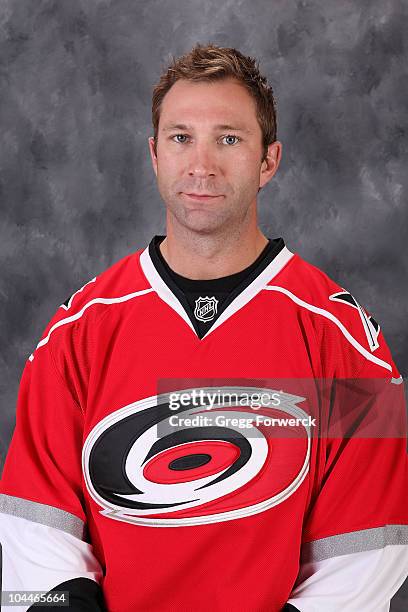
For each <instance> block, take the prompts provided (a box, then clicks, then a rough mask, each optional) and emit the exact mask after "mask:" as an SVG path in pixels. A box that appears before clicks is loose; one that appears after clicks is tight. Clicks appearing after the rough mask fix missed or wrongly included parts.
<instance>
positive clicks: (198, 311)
mask: <svg viewBox="0 0 408 612" xmlns="http://www.w3.org/2000/svg"><path fill="white" fill-rule="evenodd" d="M217 305H218V300H217V299H216V298H215V297H214V296H212V297H208V296H206V297H199V298H197V299H196V301H195V309H194V316H195V318H196V319H198V320H199V321H204V322H206V321H211V320H212V319H213V318H214V317H215V315H216V314H217Z"/></svg>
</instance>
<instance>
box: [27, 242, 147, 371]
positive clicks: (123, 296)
mask: <svg viewBox="0 0 408 612" xmlns="http://www.w3.org/2000/svg"><path fill="white" fill-rule="evenodd" d="M142 251H143V249H140V250H138V251H136V252H133V253H130V254H129V255H126V256H125V257H123V258H122V259H120V260H118V261H116V262H115V263H113V264H112V265H111V266H110V267H109V268H107V269H106V270H104V271H103V272H101V273H100V274H99V275H97V276H94V277H93V278H91V279H89V280H87V281H86V282H85V283H84V284H83V285H82V286H81V287H79V288H78V289H76V290H75V291H74V292H73V293H72V294H71V295H70V296H69V297H67V299H66V300H65V301H64V302H63V303H62V304H61V305H60V306H59V307H58V308H57V310H56V312H55V313H54V315H53V317H52V318H51V319H50V321H49V322H48V324H47V326H46V327H45V329H44V331H43V333H42V336H41V338H40V341H39V342H38V344H37V347H36V349H35V351H36V350H38V349H39V348H41V347H42V346H44V345H46V344H48V343H49V342H50V341H51V338H52V340H53V342H55V339H56V338H57V336H60V335H61V332H66V331H67V330H69V329H70V328H71V327H72V326H73V325H74V324H78V323H79V324H80V325H87V324H91V325H92V324H95V323H96V322H97V320H98V319H99V318H100V317H101V316H102V314H103V313H104V312H106V310H107V308H109V307H110V306H112V305H114V304H117V303H122V302H124V301H131V300H132V299H134V298H136V297H138V296H139V295H142V294H144V293H146V292H149V291H151V288H150V285H149V283H148V282H147V280H146V278H145V276H144V275H143V273H142V270H141V268H140V265H139V258H140V254H141V253H142ZM35 351H33V353H32V354H31V355H30V357H29V359H30V361H32V359H33V356H34V354H35Z"/></svg>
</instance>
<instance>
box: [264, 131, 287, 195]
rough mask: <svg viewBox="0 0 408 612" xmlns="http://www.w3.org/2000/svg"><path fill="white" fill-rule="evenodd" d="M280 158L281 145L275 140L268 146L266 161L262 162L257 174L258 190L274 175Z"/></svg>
mask: <svg viewBox="0 0 408 612" xmlns="http://www.w3.org/2000/svg"><path fill="white" fill-rule="evenodd" d="M281 157H282V143H281V142H279V140H275V142H272V143H271V144H270V145H269V146H268V153H267V156H266V159H264V161H263V162H262V165H261V170H260V172H259V188H260V189H261V188H262V187H263V186H264V185H266V183H268V182H269V181H270V180H271V178H272V177H273V176H274V174H275V173H276V171H277V169H278V166H279V163H280V160H281Z"/></svg>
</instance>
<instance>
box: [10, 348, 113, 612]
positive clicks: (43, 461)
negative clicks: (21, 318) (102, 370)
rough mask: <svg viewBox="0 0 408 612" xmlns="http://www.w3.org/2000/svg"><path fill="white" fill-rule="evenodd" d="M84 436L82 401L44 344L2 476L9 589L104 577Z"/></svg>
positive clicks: (29, 371)
mask: <svg viewBox="0 0 408 612" xmlns="http://www.w3.org/2000/svg"><path fill="white" fill-rule="evenodd" d="M82 437H83V414H82V411H81V408H80V406H79V404H78V403H77V402H76V401H75V399H74V397H73V396H72V394H71V392H70V391H69V390H68V387H67V385H66V384H65V381H64V379H63V377H62V375H61V374H60V372H59V370H58V369H57V367H56V364H55V361H54V358H53V355H52V352H51V348H50V345H49V343H47V344H44V345H43V346H41V347H40V348H38V349H37V350H36V351H35V357H34V358H33V359H29V360H28V361H27V363H26V365H25V368H24V371H23V375H22V378H21V382H20V388H19V393H18V401H17V413H16V426H15V430H14V433H13V437H12V440H11V444H10V448H9V451H8V454H7V456H6V460H5V464H4V469H3V474H2V480H1V482H0V543H1V549H2V582H1V584H2V590H3V591H13V590H34V591H46V592H47V591H50V590H51V589H53V588H54V587H56V586H57V585H60V584H62V583H65V582H67V581H75V580H78V579H82V580H88V581H93V583H94V584H95V583H96V584H98V585H99V583H100V582H101V580H102V576H103V570H102V566H101V563H100V562H99V560H98V559H97V558H96V556H95V554H94V551H93V547H92V545H91V543H90V542H89V541H88V536H87V525H86V511H85V503H84V499H83V495H82V480H81V477H82V470H81V449H82ZM20 609H24V610H26V609H27V608H26V607H25V608H20ZM36 609H37V608H36ZM70 609H82V608H74V607H73V608H70ZM83 609H85V608H83ZM86 609H88V608H86ZM94 609H95V610H96V609H98V608H96V607H95V608H94Z"/></svg>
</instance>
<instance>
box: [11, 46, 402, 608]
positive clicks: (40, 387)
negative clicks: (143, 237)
mask: <svg viewBox="0 0 408 612" xmlns="http://www.w3.org/2000/svg"><path fill="white" fill-rule="evenodd" d="M153 126H154V136H153V137H151V138H149V146H150V154H151V158H152V163H153V169H154V172H155V174H156V177H157V181H158V188H159V191H160V194H161V196H162V199H163V201H164V203H165V205H166V227H167V229H166V236H155V237H154V238H153V239H152V241H151V242H150V244H149V246H148V247H146V248H144V249H142V250H139V251H137V252H135V253H132V254H130V255H128V256H127V257H125V258H123V259H122V260H120V261H119V262H117V263H115V264H114V265H113V266H112V267H110V268H109V269H108V270H106V271H105V272H104V273H102V274H101V275H100V276H99V277H98V278H94V279H92V280H91V281H89V282H88V283H87V284H86V285H84V286H83V287H82V288H81V289H80V290H79V291H77V292H76V293H74V295H73V296H72V297H71V298H70V299H69V300H68V301H67V302H66V303H65V304H63V305H62V306H61V307H60V308H59V309H58V311H57V313H56V314H55V316H54V317H53V319H52V320H51V321H50V323H49V325H48V326H47V328H46V330H45V331H44V334H43V336H42V338H41V340H40V342H39V343H38V345H37V348H36V350H35V351H34V352H33V354H32V355H31V356H30V358H29V360H28V362H27V365H26V367H25V369H24V373H23V378H22V381H21V389H20V393H19V400H18V408H17V424H16V430H15V433H14V436H13V440H12V443H11V446H10V449H9V453H8V456H7V460H6V464H5V468H4V472H3V478H2V483H1V500H0V503H1V505H0V509H1V514H0V517H1V519H0V541H1V544H2V554H3V589H4V590H5V591H9V590H20V589H25V590H36V591H50V592H51V590H52V592H53V593H56V592H59V591H67V592H68V593H69V596H70V609H72V610H102V609H104V607H106V609H108V610H109V611H111V612H127V611H129V612H130V611H134V610H151V611H153V610H154V611H156V610H157V611H159V610H160V611H167V610H168V611H170V610H181V611H187V610H188V611H190V610H194V611H195V612H197V611H207V610H208V609H213V610H222V609H229V610H245V611H247V610H248V611H249V610H251V611H255V610H257V611H261V610H262V611H265V612H266V611H268V612H270V611H278V610H282V609H285V610H301V611H304V612H309V611H328V610H330V612H333V611H340V610H359V611H364V612H371V611H372V612H374V611H375V612H383V611H385V610H388V609H389V602H390V599H391V597H392V595H393V594H394V593H395V592H396V591H397V589H398V588H399V586H400V585H401V584H402V582H403V581H404V579H405V577H406V575H407V573H408V570H407V566H408V545H407V544H408V540H407V536H408V527H407V525H408V511H407V503H406V502H407V454H406V449H405V439H404V437H403V433H402V434H401V433H400V435H397V434H398V432H395V431H394V432H393V434H392V435H389V436H388V437H382V436H381V435H378V431H377V430H375V431H374V429H373V422H374V423H375V419H374V420H373V415H375V414H377V416H378V418H379V420H380V422H381V423H383V424H384V423H385V422H386V421H388V422H390V421H391V422H392V421H393V419H395V420H398V422H399V425H400V429H399V430H398V431H399V432H401V431H402V432H403V430H404V427H405V420H404V418H405V415H404V414H403V410H402V409H400V408H398V402H397V401H396V400H395V398H397V399H398V397H399V396H400V392H401V390H402V388H403V385H401V384H400V383H401V382H402V379H401V376H400V373H399V372H398V370H397V368H396V366H395V364H394V363H393V360H392V357H391V355H390V352H389V350H388V348H387V345H386V343H385V340H384V337H383V334H382V332H381V330H380V328H379V325H378V324H377V323H376V321H375V320H374V319H373V317H372V316H371V315H370V314H369V313H367V312H366V311H365V310H364V309H363V308H362V307H361V306H360V305H359V303H358V302H357V300H355V299H354V297H353V296H351V295H350V293H348V292H347V291H346V290H344V289H343V288H342V287H340V286H339V285H337V284H336V283H335V282H334V281H333V280H331V279H330V278H328V277H327V276H326V275H325V274H324V273H323V272H322V271H320V270H319V269H317V268H316V267H314V266H312V265H310V264H308V263H307V262H305V261H304V260H303V259H302V258H301V257H300V256H299V255H298V254H296V253H292V252H291V251H290V250H289V249H288V248H287V247H286V245H285V243H284V240H283V239H282V238H275V239H268V238H267V237H265V235H264V234H263V233H262V231H261V230H260V228H259V226H258V224H257V210H256V197H257V193H258V191H259V189H261V188H262V187H264V185H266V183H267V182H268V181H270V180H271V178H272V177H273V176H274V174H275V173H276V171H277V169H278V166H279V161H280V159H281V153H282V145H281V143H280V142H279V141H278V140H277V139H276V111H275V103H274V99H273V95H272V90H271V88H270V87H268V85H267V83H266V79H265V78H264V77H261V75H260V74H259V71H258V68H257V67H256V65H255V62H254V60H252V59H251V58H248V57H245V56H243V55H242V54H241V53H240V52H238V51H237V50H235V49H229V48H219V47H215V46H213V45H208V46H200V45H197V46H196V47H195V48H194V49H193V50H192V51H191V53H189V54H187V55H186V56H183V57H181V58H179V59H178V60H176V61H174V62H173V65H172V66H171V67H170V68H169V69H168V70H167V71H166V73H165V74H164V75H163V76H162V77H161V79H160V82H159V83H158V85H157V86H156V88H155V90H154V94H153ZM352 378H355V379H359V380H360V379H361V380H362V379H375V380H376V381H380V383H381V393H383V392H384V388H385V390H386V392H387V393H388V392H391V397H392V398H393V400H392V401H393V402H394V400H395V401H396V403H395V406H396V409H394V403H393V404H392V406H391V405H389V404H388V403H387V404H385V403H384V402H383V401H382V400H381V401H380V399H379V398H380V391H376V390H374V391H373V390H370V391H369V393H368V394H367V393H365V394H364V393H361V392H360V391H359V392H358V393H357V396H358V401H357V403H356V404H353V410H349V399H348V397H349V395H347V396H346V401H343V399H344V395H342V393H341V389H340V390H336V392H335V393H334V391H333V389H334V388H335V387H334V382H333V381H334V380H337V379H347V380H349V379H352ZM322 380H328V381H329V394H327V393H324V392H323V393H322V392H321V387H320V386H319V384H318V381H322ZM297 383H299V385H300V386H299V387H297ZM308 383H309V384H308ZM382 383H383V384H382ZM299 389H300V391H301V393H299ZM374 389H376V388H374ZM261 391H264V392H265V393H264V395H265V394H266V395H267V392H272V391H274V393H273V394H272V393H271V395H270V396H268V397H269V399H268V401H267V402H266V403H265V405H262V404H257V405H256V407H255V408H252V405H251V404H250V399H247V400H245V402H244V403H241V402H240V400H241V399H242V396H243V395H244V392H245V393H247V396H248V398H251V400H252V399H253V398H254V397H255V395H256V394H257V398H258V400H259V398H260V397H261V395H262V393H260V392H261ZM217 393H220V394H222V393H225V394H227V393H230V394H231V395H233V393H235V394H236V396H235V399H234V401H233V403H232V404H231V405H230V406H228V405H227V406H225V404H224V396H223V397H222V400H221V401H218V400H217V399H214V398H215V397H216V395H217ZM302 393H303V395H302ZM200 394H201V395H200ZM251 394H252V395H251ZM238 397H239V398H240V399H239V400H238V399H237V398H238ZM272 397H273V400H274V401H275V400H277V401H276V403H273V402H272V399H271V398H272ZM353 397H354V396H353ZM382 397H383V396H382ZM197 398H199V401H196V400H197ZM209 398H212V399H211V401H210V399H209ZM339 398H343V399H339ZM281 400H283V401H281ZM211 402H212V403H211ZM302 402H303V403H302ZM350 403H352V402H351V399H350ZM253 405H254V406H255V403H254V404H253ZM327 406H329V410H327ZM343 408H344V417H343V414H342V413H341V411H342V410H343ZM391 409H393V410H391ZM338 410H340V413H341V414H340V416H341V418H340V420H337V421H336V422H335V419H334V415H335V414H338V413H337V411H338ZM386 411H387V412H386ZM255 413H256V415H257V416H258V418H259V419H260V422H258V421H257V420H256V418H255V416H256V415H255ZM385 413H386V419H385V420H384V414H385ZM170 415H172V418H173V420H172V422H171V423H170ZM249 416H250V417H251V418H252V421H251V422H253V421H254V419H255V422H256V425H255V427H252V429H251V428H248V430H246V429H245V427H244V426H243V425H242V426H241V423H240V422H239V423H238V420H237V418H238V417H247V418H248V417H249ZM294 416H296V417H299V418H298V420H295V419H292V420H293V421H296V422H295V423H294V424H293V425H292V422H289V420H287V421H284V420H282V417H294ZM182 417H186V418H185V419H184V421H183V419H182ZM205 417H206V418H207V419H208V421H205V420H204V418H205ZM232 417H233V418H232ZM272 417H276V422H277V423H278V426H277V427H276V428H275V429H274V428H273V427H269V428H268V426H266V424H265V422H266V419H267V418H269V419H272ZM278 417H279V418H281V420H280V421H279V422H278ZM313 417H317V425H316V431H317V434H316V432H314V435H311V429H312V427H311V426H309V425H307V424H305V421H307V420H308V419H309V418H310V419H312V418H313ZM234 418H235V419H236V420H235V421H234ZM194 419H196V420H194ZM197 419H201V421H200V420H197ZM262 419H265V422H262ZM174 420H175V421H176V423H175V422H174ZM271 422H272V421H271ZM237 423H238V424H237ZM310 423H312V421H310ZM339 423H340V430H342V431H343V430H344V429H346V430H347V435H342V436H339V435H335V434H336V433H337V432H338V431H339V430H338V429H336V428H337V427H338V425H339ZM344 423H346V426H345V427H344ZM287 424H289V425H290V426H289V427H286V425H287ZM170 425H171V426H170ZM280 427H281V429H280ZM359 428H360V431H361V430H364V428H365V431H368V432H369V435H366V436H364V435H357V436H355V435H354V436H353V435H351V434H350V431H353V432H355V431H356V430H358V429H359ZM255 430H256V431H255ZM324 432H326V434H327V433H329V434H331V435H326V436H325V435H323V434H324ZM22 609H27V606H26V607H24V608H22ZM44 609H45V608H44Z"/></svg>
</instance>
